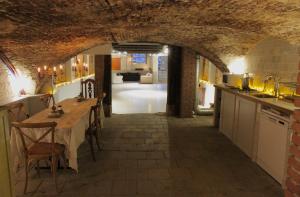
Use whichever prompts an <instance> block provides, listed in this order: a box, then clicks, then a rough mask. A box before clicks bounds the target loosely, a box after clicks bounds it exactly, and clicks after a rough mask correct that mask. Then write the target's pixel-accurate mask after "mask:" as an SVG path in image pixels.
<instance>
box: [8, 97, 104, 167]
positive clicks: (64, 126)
mask: <svg viewBox="0 0 300 197" xmlns="http://www.w3.org/2000/svg"><path fill="white" fill-rule="evenodd" d="M96 102H97V100H96V99H88V100H85V101H82V102H77V100H76V99H66V100H64V101H62V102H60V103H58V105H61V106H62V108H63V110H64V112H65V113H64V114H63V115H62V116H61V117H60V118H48V113H49V112H50V111H51V110H50V109H45V110H43V111H41V112H39V113H37V114H35V115H34V116H32V117H30V118H29V119H27V120H25V121H24V122H26V123H35V122H51V121H54V122H57V127H56V129H55V142H56V143H60V144H64V145H65V147H66V152H65V154H66V157H67V159H68V160H69V167H71V168H72V169H74V170H76V171H78V163H77V149H78V147H79V145H80V144H81V143H82V142H83V141H84V140H85V130H86V129H87V128H88V126H89V112H90V107H91V106H93V105H95V104H96ZM101 111H102V112H103V109H101ZM102 112H101V114H102V115H101V116H103V113H102ZM102 118H103V117H102ZM102 126H103V125H102ZM23 130H24V129H23ZM24 131H25V132H26V133H27V134H29V135H30V136H31V137H34V138H38V137H39V136H40V135H41V133H43V132H38V130H37V129H26V130H24ZM48 137H49V138H48V139H47V140H49V141H50V135H48ZM23 150H24V149H23V145H22V142H21V139H20V136H19V135H18V134H17V131H16V130H15V129H14V128H13V129H12V132H11V152H12V159H13V164H14V167H15V168H14V169H16V168H17V166H18V164H19V163H20V161H22V160H23V158H24V157H23Z"/></svg>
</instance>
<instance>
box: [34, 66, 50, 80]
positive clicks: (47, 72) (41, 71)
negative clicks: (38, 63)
mask: <svg viewBox="0 0 300 197" xmlns="http://www.w3.org/2000/svg"><path fill="white" fill-rule="evenodd" d="M37 71H38V76H39V79H43V78H45V77H46V76H47V75H51V74H52V73H51V69H50V70H49V68H48V66H44V67H43V69H41V68H40V67H38V68H37Z"/></svg>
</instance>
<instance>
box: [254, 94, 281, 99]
mask: <svg viewBox="0 0 300 197" xmlns="http://www.w3.org/2000/svg"><path fill="white" fill-rule="evenodd" d="M252 96H255V97H256V98H276V96H273V95H269V94H253V95H252Z"/></svg>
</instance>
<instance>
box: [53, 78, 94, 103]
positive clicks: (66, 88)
mask: <svg viewBox="0 0 300 197" xmlns="http://www.w3.org/2000/svg"><path fill="white" fill-rule="evenodd" d="M87 78H93V79H94V78H95V77H94V76H90V77H87ZM87 78H85V79H87ZM80 91H81V90H80V79H76V80H74V81H72V82H70V83H66V84H64V85H61V86H59V87H56V91H55V93H54V99H55V102H56V103H58V102H60V101H62V100H64V99H68V98H74V97H76V96H78V95H79V94H80Z"/></svg>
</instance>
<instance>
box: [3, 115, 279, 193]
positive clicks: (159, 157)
mask: <svg viewBox="0 0 300 197" xmlns="http://www.w3.org/2000/svg"><path fill="white" fill-rule="evenodd" d="M211 124H212V118H211V117H209V116H205V117H195V118H186V119H179V118H175V117H165V116H163V115H155V114H131V115H113V116H112V117H111V118H107V119H106V120H105V128H104V129H103V132H102V134H103V135H102V136H101V141H102V144H103V146H104V147H103V151H97V152H96V158H97V161H96V162H94V161H93V160H92V158H91V154H90V149H89V145H88V143H86V142H84V143H83V144H82V145H81V146H80V147H79V149H78V162H79V171H78V173H77V174H76V173H74V171H72V170H59V171H58V175H59V185H60V186H61V188H63V192H62V193H60V194H59V195H58V196H61V197H70V196H72V197H76V196H80V197H82V196H83V197H85V196H88V197H90V196H93V197H97V196H102V197H103V196H105V197H106V196H107V197H108V196H123V197H124V196H127V197H143V196H145V197H148V196H151V197H152V196H155V197H159V196H161V197H169V196H170V197H174V196H175V197H176V196H178V197H185V196H187V197H193V196H197V197H225V196H226V197H241V196H242V197H254V196H255V197H281V196H283V191H282V189H281V187H280V185H279V184H278V183H277V182H276V181H275V180H274V179H273V178H271V177H270V176H269V175H268V174H267V173H266V172H264V171H263V170H262V169H261V168H260V167H259V166H258V165H256V164H255V163H253V162H252V161H251V160H250V159H249V158H248V157H247V156H245V154H243V153H242V152H241V151H240V150H239V149H238V148H237V147H236V146H234V145H233V144H232V143H231V142H230V140H228V139H227V138H226V137H224V136H223V135H221V134H220V133H219V132H218V130H217V129H215V128H213V127H211ZM40 183H41V184H40ZM15 185H16V193H17V196H20V197H22V196H24V195H23V194H22V191H23V186H24V172H23V170H21V171H20V172H19V173H18V176H17V180H16V184H15ZM53 188H54V185H53V181H52V178H51V176H50V173H49V170H42V173H41V178H38V177H37V176H36V172H35V171H34V170H32V171H31V172H30V180H29V191H31V193H29V194H28V195H25V196H34V197H35V196H40V197H50V196H57V195H56V194H54V193H53V191H54V190H53ZM0 196H1V195H0Z"/></svg>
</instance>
